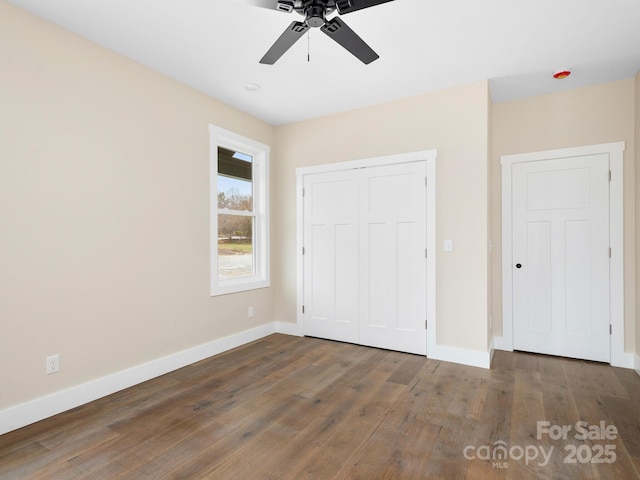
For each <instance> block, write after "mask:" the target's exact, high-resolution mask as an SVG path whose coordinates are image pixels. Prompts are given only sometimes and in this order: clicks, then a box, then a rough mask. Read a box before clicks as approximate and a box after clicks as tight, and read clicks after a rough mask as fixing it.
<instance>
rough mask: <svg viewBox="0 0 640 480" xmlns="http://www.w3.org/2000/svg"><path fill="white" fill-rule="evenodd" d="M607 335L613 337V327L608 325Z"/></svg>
mask: <svg viewBox="0 0 640 480" xmlns="http://www.w3.org/2000/svg"><path fill="white" fill-rule="evenodd" d="M609 335H613V326H612V325H611V324H609Z"/></svg>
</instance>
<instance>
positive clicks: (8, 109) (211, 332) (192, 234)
mask: <svg viewBox="0 0 640 480" xmlns="http://www.w3.org/2000/svg"><path fill="white" fill-rule="evenodd" d="M0 58H1V59H2V61H1V62H0V220H1V221H0V229H1V234H0V329H1V330H0V379H2V381H1V382H0V410H1V409H3V408H6V407H8V406H11V405H15V404H18V403H22V402H24V401H26V400H30V399H34V398H37V397H39V396H42V395H44V394H47V393H51V392H54V391H57V390H60V389H63V388H66V387H70V386H73V385H78V384H80V383H83V382H86V381H88V380H92V379H96V378H99V377H102V376H104V375H107V374H110V373H113V372H117V371H120V370H123V369H126V368H128V367H132V366H134V365H139V364H141V363H144V362H147V361H150V360H154V359H157V358H160V357H163V356H165V355H168V354H171V353H174V352H178V351H181V350H183V349H187V348H189V347H193V346H196V345H200V344H203V343H206V342H209V341H212V340H214V339H218V338H221V337H223V336H226V335H229V334H232V333H235V332H239V331H243V330H246V329H248V328H251V327H254V326H258V325H260V324H264V323H267V322H271V321H273V301H272V298H273V294H272V289H263V290H258V291H254V292H251V293H242V294H236V295H229V296H224V297H217V298H211V297H210V296H209V243H208V242H209V209H208V201H209V188H208V187H209V185H208V181H209V165H208V125H209V123H213V124H216V125H219V126H221V127H223V128H227V129H229V130H233V131H235V132H237V133H240V134H243V135H246V136H249V137H251V138H254V139H256V140H258V141H261V142H264V143H267V144H273V140H274V138H273V136H274V129H273V127H271V126H269V125H267V124H265V123H263V122H261V121H258V120H256V119H254V118H252V117H250V116H248V115H245V114H242V113H240V112H238V111H236V110H234V109H232V108H230V107H228V106H226V105H224V104H223V103H221V102H219V101H216V100H213V99H211V98H210V97H207V96H205V95H203V94H200V93H198V92H196V91H194V90H191V89H189V88H187V87H185V86H183V85H181V84H179V83H177V82H175V81H173V80H170V79H168V78H166V77H164V76H162V75H160V74H158V73H155V72H153V71H151V70H149V69H146V68H144V67H142V66H140V65H138V64H135V63H133V62H131V61H129V60H126V59H124V58H123V57H121V56H118V55H116V54H114V53H112V52H109V51H107V50H105V49H103V48H101V47H98V46H96V45H95V44H92V43H90V42H88V41H85V40H83V39H81V38H79V37H77V36H75V35H73V34H71V33H69V32H67V31H64V30H62V29H60V28H57V27H55V26H53V25H51V24H49V23H46V22H43V21H41V20H39V19H37V18H35V17H33V16H31V15H29V14H27V13H25V12H23V11H22V10H19V9H16V8H14V7H12V6H10V5H8V4H6V3H4V2H1V1H0ZM249 305H252V306H253V307H254V309H255V317H254V318H252V319H248V318H247V306H249ZM54 353H58V354H60V363H61V372H60V373H58V374H55V375H50V376H46V375H45V374H44V370H45V357H46V356H47V355H52V354H54Z"/></svg>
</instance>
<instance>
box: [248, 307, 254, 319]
mask: <svg viewBox="0 0 640 480" xmlns="http://www.w3.org/2000/svg"><path fill="white" fill-rule="evenodd" d="M247 316H248V317H249V318H251V317H253V307H249V309H248V310H247Z"/></svg>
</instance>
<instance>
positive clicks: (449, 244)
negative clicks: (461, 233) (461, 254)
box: [444, 238, 453, 252]
mask: <svg viewBox="0 0 640 480" xmlns="http://www.w3.org/2000/svg"><path fill="white" fill-rule="evenodd" d="M444 251H445V252H453V240H451V239H449V238H446V239H445V241H444Z"/></svg>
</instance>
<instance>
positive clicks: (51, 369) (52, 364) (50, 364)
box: [47, 355, 60, 375]
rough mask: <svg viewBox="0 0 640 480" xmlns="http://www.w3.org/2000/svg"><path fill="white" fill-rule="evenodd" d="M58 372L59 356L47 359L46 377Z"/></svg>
mask: <svg viewBox="0 0 640 480" xmlns="http://www.w3.org/2000/svg"><path fill="white" fill-rule="evenodd" d="M59 371H60V355H51V356H50V357H47V375H50V374H52V373H56V372H59Z"/></svg>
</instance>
